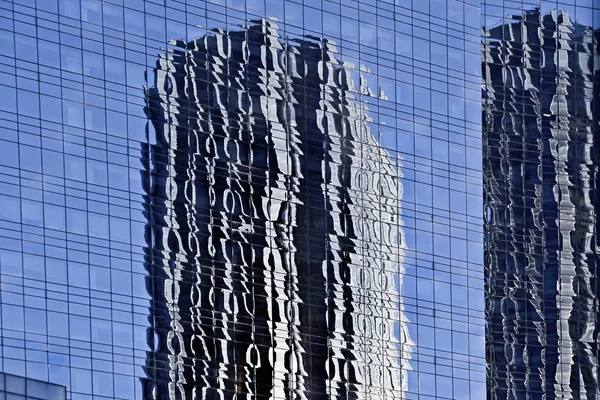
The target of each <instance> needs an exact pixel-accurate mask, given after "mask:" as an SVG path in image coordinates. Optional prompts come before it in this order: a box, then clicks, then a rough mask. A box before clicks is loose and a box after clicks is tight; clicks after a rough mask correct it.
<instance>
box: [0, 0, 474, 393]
mask: <svg viewBox="0 0 600 400" xmlns="http://www.w3.org/2000/svg"><path fill="white" fill-rule="evenodd" d="M480 23H481V21H480V9H479V3H478V2H475V1H466V2H465V1H458V0H448V1H447V0H430V1H422V2H421V1H419V2H411V1H404V0H396V1H391V0H390V1H387V0H364V1H355V0H341V1H337V0H335V1H333V0H304V1H292V0H102V1H100V0H4V1H1V2H0V49H2V53H3V57H2V58H1V59H0V69H1V71H2V77H3V78H2V84H1V85H0V119H1V120H2V123H1V124H0V191H1V193H0V282H1V285H2V286H1V291H0V304H1V324H0V346H1V352H0V361H1V364H0V371H1V372H2V373H4V374H6V376H9V375H11V376H17V377H21V378H25V379H26V380H35V381H36V382H38V381H42V382H48V383H50V384H51V385H61V386H62V387H65V388H66V398H67V399H69V400H84V399H85V400H88V399H94V400H97V399H160V400H163V399H167V400H170V399H186V400H190V399H202V400H213V399H233V398H236V399H241V398H244V399H273V400H275V399H282V400H283V399H290V400H291V399H294V400H295V399H373V400H375V399H406V400H416V399H418V400H432V399H482V398H484V397H485V331H484V329H485V319H484V318H485V314H484V310H485V301H484V265H483V254H484V252H483V243H484V238H483V235H482V233H483V222H482V217H481V216H482V215H483V201H482V195H481V193H482V181H481V176H482V165H481V163H482V153H481V132H482V130H481V80H480V79H481V68H480V66H481V62H480V59H481V29H480V28H481V26H480ZM53 387H54V386H53Z"/></svg>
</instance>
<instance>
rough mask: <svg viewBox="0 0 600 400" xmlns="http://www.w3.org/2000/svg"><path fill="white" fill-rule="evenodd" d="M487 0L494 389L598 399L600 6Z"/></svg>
mask: <svg viewBox="0 0 600 400" xmlns="http://www.w3.org/2000/svg"><path fill="white" fill-rule="evenodd" d="M489 3H490V4H489V5H486V8H485V13H486V23H487V24H488V25H487V26H486V27H485V30H484V32H485V35H484V39H485V41H484V48H483V56H484V64H483V76H484V109H485V115H484V173H485V186H484V188H485V196H486V198H485V200H486V205H485V210H486V241H485V267H486V295H487V309H486V315H487V320H488V328H487V338H488V341H487V363H488V368H487V371H488V398H489V399H493V400H500V399H598V398H600V387H599V382H598V356H599V354H598V311H599V310H598V295H599V286H598V267H597V254H598V238H597V236H596V235H597V228H596V218H597V217H596V212H595V210H596V207H597V206H598V193H597V188H596V185H597V182H598V151H597V141H598V135H599V134H600V130H599V125H598V117H599V111H600V109H599V108H598V103H597V97H598V79H599V78H600V74H599V72H600V65H599V64H598V57H599V48H598V40H599V39H600V31H599V30H598V25H593V24H592V21H591V16H592V15H594V13H596V14H595V15H598V12H599V11H597V10H595V11H593V10H592V8H591V5H592V4H591V2H585V1H584V2H577V5H578V6H577V7H574V6H571V5H559V7H558V8H556V4H554V3H552V4H551V5H550V6H549V8H547V9H544V8H542V9H540V8H535V9H531V10H525V11H522V10H518V9H517V10H514V9H512V10H509V9H506V8H505V9H502V8H501V7H495V6H494V4H493V3H495V2H491V1H490V2H489ZM565 3H566V2H565ZM580 3H583V4H580ZM580 5H581V7H579V6H580ZM585 6H587V7H588V8H586V7H585ZM501 16H504V17H505V20H504V22H501V23H497V22H496V21H497V19H498V17H501Z"/></svg>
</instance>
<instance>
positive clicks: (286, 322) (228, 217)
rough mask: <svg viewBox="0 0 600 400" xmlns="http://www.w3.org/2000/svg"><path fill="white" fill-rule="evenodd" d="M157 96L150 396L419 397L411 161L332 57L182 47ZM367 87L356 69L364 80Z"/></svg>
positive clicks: (264, 44)
mask: <svg viewBox="0 0 600 400" xmlns="http://www.w3.org/2000/svg"><path fill="white" fill-rule="evenodd" d="M169 46H170V47H169V48H170V49H171V50H169V52H167V53H166V54H165V55H163V56H161V57H160V60H159V61H158V64H157V68H156V69H155V83H154V87H152V88H150V89H149V90H148V91H147V98H148V107H147V115H148V117H149V119H150V120H151V125H150V127H149V128H150V129H149V145H148V146H147V147H146V148H144V159H145V160H147V165H146V173H145V182H146V191H147V201H146V205H147V210H146V215H147V218H148V224H147V241H148V247H147V268H148V271H149V273H150V274H149V278H148V288H149V290H150V291H151V295H152V298H153V303H152V317H151V319H152V320H151V324H152V326H153V329H152V334H151V335H149V340H150V342H151V345H152V347H153V348H154V349H155V351H154V352H153V353H151V354H149V355H148V363H147V368H146V373H147V375H148V379H146V380H145V381H144V385H145V397H146V398H148V399H200V398H202V399H233V398H238V399H242V398H255V399H259V398H260V399H271V398H272V399H301V398H306V399H308V398H310V399H386V398H387V399H403V398H404V391H405V390H406V386H407V377H406V372H407V370H408V369H410V366H409V357H410V347H411V345H412V342H411V341H410V339H409V337H408V330H407V328H406V322H407V321H406V320H405V317H404V316H403V313H402V300H401V298H400V290H399V289H400V287H401V283H402V282H401V281H402V274H403V267H402V258H403V255H404V248H405V240H404V237H403V231H402V222H401V219H400V215H399V213H400V198H401V195H402V186H401V184H400V182H399V178H400V177H399V176H398V172H397V168H398V166H397V165H395V161H393V159H392V158H390V156H389V155H388V153H387V152H386V151H385V150H383V149H382V148H381V147H380V146H379V145H378V143H377V140H376V138H375V137H374V136H373V135H374V132H371V131H370V129H369V126H368V123H369V122H370V121H371V120H370V118H369V115H368V113H367V109H366V106H365V105H364V102H363V101H362V100H361V98H367V97H376V96H377V95H378V94H376V93H374V92H373V91H372V90H371V89H369V87H368V85H367V82H366V81H365V80H364V78H362V77H361V78H360V81H359V82H357V81H356V80H353V79H352V78H351V73H350V69H351V68H353V66H352V65H345V64H344V63H343V62H341V61H339V60H338V59H336V57H335V54H336V52H337V51H336V49H335V47H334V45H333V44H332V43H331V42H327V41H321V40H316V39H314V38H309V37H307V38H304V39H302V40H284V39H283V38H281V37H280V36H279V33H278V28H277V26H276V25H275V24H274V23H272V22H267V21H264V20H263V21H259V22H256V23H255V24H254V25H252V26H251V27H249V28H248V29H246V30H243V31H236V32H224V31H215V32H213V33H212V34H209V35H207V36H205V37H203V38H201V39H198V40H194V41H191V42H189V43H184V42H172V43H171V44H170V45H169ZM356 74H357V76H359V75H358V72H356Z"/></svg>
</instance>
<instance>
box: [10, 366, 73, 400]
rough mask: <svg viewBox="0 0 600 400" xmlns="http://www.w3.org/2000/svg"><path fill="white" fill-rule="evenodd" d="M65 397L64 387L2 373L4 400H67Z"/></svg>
mask: <svg viewBox="0 0 600 400" xmlns="http://www.w3.org/2000/svg"><path fill="white" fill-rule="evenodd" d="M65 396H66V389H65V387H64V386H60V385H52V384H49V383H47V382H42V381H38V380H35V379H27V378H23V377H22V376H16V375H10V374H3V373H0V399H2V400H65V399H66V397H65Z"/></svg>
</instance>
